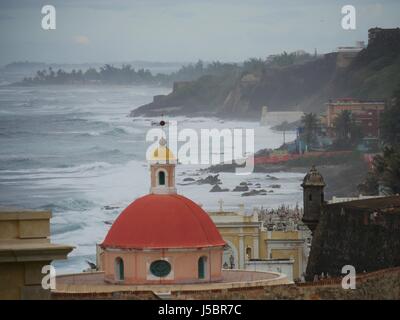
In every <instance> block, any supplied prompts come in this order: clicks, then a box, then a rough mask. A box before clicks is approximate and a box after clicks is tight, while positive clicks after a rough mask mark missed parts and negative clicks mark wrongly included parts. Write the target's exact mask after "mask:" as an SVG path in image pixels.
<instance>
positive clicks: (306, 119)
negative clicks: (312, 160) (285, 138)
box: [301, 112, 319, 147]
mask: <svg viewBox="0 0 400 320" xmlns="http://www.w3.org/2000/svg"><path fill="white" fill-rule="evenodd" d="M301 122H302V124H303V128H304V132H303V134H302V138H303V139H304V141H305V143H306V145H307V146H308V147H310V146H312V145H313V144H314V143H315V141H316V140H317V134H318V127H319V121H318V117H317V115H316V114H315V113H312V112H311V113H305V114H304V115H303V117H302V118H301Z"/></svg>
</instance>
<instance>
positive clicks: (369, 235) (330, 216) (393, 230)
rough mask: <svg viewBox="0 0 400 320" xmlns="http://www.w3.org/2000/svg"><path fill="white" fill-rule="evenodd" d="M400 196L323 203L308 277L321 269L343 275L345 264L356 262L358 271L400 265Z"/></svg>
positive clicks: (321, 271)
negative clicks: (399, 205) (324, 204)
mask: <svg viewBox="0 0 400 320" xmlns="http://www.w3.org/2000/svg"><path fill="white" fill-rule="evenodd" d="M399 200H400V198H399V197H398V196H397V197H396V196H394V197H387V198H379V199H378V198H377V199H368V200H359V201H352V202H347V203H336V204H331V205H326V206H324V207H323V210H322V214H321V217H320V221H319V223H318V226H317V229H316V230H315V235H314V238H313V240H312V247H311V252H310V256H309V259H308V265H307V272H306V279H307V280H308V281H312V280H313V279H314V276H315V275H321V274H322V273H324V274H325V275H326V274H329V275H330V276H340V275H341V274H342V268H343V266H345V265H352V266H354V268H355V270H356V272H357V274H362V273H363V272H372V271H375V270H380V269H386V268H392V267H397V266H400V212H399V211H400V210H399V207H398V204H399V203H398V202H399ZM374 208H375V209H374Z"/></svg>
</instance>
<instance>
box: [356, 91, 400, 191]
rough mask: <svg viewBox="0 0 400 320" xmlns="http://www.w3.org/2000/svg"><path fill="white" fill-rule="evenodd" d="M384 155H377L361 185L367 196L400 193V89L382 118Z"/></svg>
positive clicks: (360, 187) (361, 189)
mask: <svg viewBox="0 0 400 320" xmlns="http://www.w3.org/2000/svg"><path fill="white" fill-rule="evenodd" d="M380 127H381V139H382V143H383V150H382V154H379V155H376V156H375V157H374V160H373V166H372V169H371V170H370V171H369V172H368V174H367V177H366V179H365V181H364V182H363V183H362V184H360V185H359V190H360V192H363V193H365V194H378V193H379V191H381V192H382V193H385V194H398V193H400V139H399V138H400V87H399V88H398V89H397V90H396V92H395V93H394V96H393V99H392V103H391V104H390V105H389V106H388V107H387V108H386V110H385V111H384V113H383V115H382V117H381V123H380Z"/></svg>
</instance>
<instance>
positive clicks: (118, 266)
mask: <svg viewBox="0 0 400 320" xmlns="http://www.w3.org/2000/svg"><path fill="white" fill-rule="evenodd" d="M115 278H116V279H117V280H119V281H122V280H124V260H122V258H120V257H118V258H116V259H115Z"/></svg>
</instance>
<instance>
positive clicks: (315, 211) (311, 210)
mask: <svg viewBox="0 0 400 320" xmlns="http://www.w3.org/2000/svg"><path fill="white" fill-rule="evenodd" d="M301 186H302V187H303V207H304V214H303V222H304V223H305V224H306V225H307V227H308V228H309V229H310V230H311V232H312V233H313V234H314V230H315V228H316V227H317V224H318V222H319V217H320V215H321V209H322V205H323V203H324V187H325V182H324V178H323V177H322V175H321V174H320V173H319V172H318V171H317V169H316V168H315V166H314V165H313V166H312V167H311V170H310V171H309V172H308V173H307V174H306V176H305V177H304V179H303V183H302V184H301Z"/></svg>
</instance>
